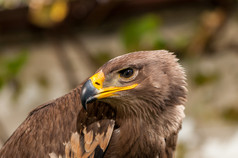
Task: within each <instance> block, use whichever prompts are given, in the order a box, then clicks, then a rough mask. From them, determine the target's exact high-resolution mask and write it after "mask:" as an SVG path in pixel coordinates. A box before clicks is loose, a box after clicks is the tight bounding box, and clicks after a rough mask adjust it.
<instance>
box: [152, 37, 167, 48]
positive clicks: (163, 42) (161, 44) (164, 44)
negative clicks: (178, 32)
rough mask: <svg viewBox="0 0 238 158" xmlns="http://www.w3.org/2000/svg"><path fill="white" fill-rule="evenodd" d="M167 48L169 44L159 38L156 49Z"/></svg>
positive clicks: (155, 43)
mask: <svg viewBox="0 0 238 158" xmlns="http://www.w3.org/2000/svg"><path fill="white" fill-rule="evenodd" d="M166 47H167V42H166V41H165V40H164V39H163V38H161V37H158V38H157V39H156V40H155V42H154V49H166Z"/></svg>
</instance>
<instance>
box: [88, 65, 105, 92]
mask: <svg viewBox="0 0 238 158" xmlns="http://www.w3.org/2000/svg"><path fill="white" fill-rule="evenodd" d="M90 79H91V81H92V84H93V86H94V87H95V88H97V89H98V90H100V89H102V86H103V81H104V80H105V76H104V73H103V72H102V70H101V71H99V72H98V73H96V74H94V75H93V76H92V77H90Z"/></svg>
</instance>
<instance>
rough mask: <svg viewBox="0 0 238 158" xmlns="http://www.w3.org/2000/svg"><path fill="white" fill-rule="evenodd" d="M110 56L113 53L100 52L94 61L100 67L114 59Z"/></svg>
mask: <svg viewBox="0 0 238 158" xmlns="http://www.w3.org/2000/svg"><path fill="white" fill-rule="evenodd" d="M110 54H111V53H110V52H107V51H101V52H98V53H97V54H96V55H94V56H93V60H94V61H95V63H97V65H98V66H101V65H103V64H104V63H105V62H107V61H108V60H110V59H111V58H112V56H111V55H110Z"/></svg>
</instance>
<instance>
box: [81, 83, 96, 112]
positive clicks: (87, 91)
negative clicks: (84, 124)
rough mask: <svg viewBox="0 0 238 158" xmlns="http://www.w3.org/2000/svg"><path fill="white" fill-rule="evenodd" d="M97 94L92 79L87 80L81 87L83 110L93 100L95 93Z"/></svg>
mask: <svg viewBox="0 0 238 158" xmlns="http://www.w3.org/2000/svg"><path fill="white" fill-rule="evenodd" d="M96 94H97V89H96V88H95V87H94V86H93V84H92V81H91V80H88V81H86V82H85V84H84V85H83V87H82V90H81V96H80V99H81V103H82V106H83V108H84V109H85V110H87V104H88V103H91V102H93V101H95V100H96V99H97V98H96V97H95V95H96Z"/></svg>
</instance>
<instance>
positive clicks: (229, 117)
mask: <svg viewBox="0 0 238 158" xmlns="http://www.w3.org/2000/svg"><path fill="white" fill-rule="evenodd" d="M235 107H237V105H236V106H235ZM235 107H229V108H227V109H225V110H223V111H222V118H223V119H224V120H226V121H229V122H235V123H237V122H238V109H237V108H235Z"/></svg>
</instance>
